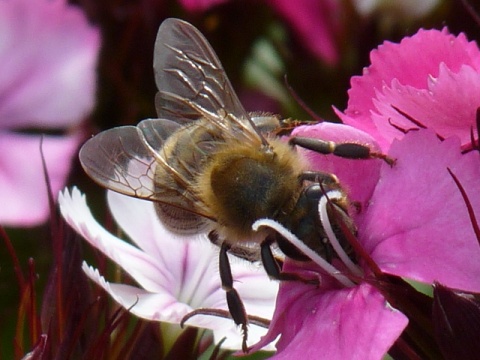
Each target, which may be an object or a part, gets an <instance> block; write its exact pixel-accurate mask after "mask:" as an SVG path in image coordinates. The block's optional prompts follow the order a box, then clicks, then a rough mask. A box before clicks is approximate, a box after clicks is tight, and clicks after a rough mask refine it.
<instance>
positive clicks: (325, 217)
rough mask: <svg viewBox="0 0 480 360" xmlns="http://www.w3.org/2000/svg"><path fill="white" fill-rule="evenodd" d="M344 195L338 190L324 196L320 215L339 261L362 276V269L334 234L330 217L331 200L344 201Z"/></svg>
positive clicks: (353, 272) (321, 200)
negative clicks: (329, 206)
mask: <svg viewBox="0 0 480 360" xmlns="http://www.w3.org/2000/svg"><path fill="white" fill-rule="evenodd" d="M343 196H344V195H343V194H342V193H341V192H340V191H338V190H332V191H329V192H327V193H326V194H325V196H322V197H321V198H320V201H319V202H318V213H319V214H320V221H321V222H322V225H323V229H324V230H325V234H326V235H327V238H328V241H330V244H331V245H332V247H333V250H335V252H336V253H337V255H338V257H339V259H340V260H341V261H342V262H343V263H344V264H345V266H346V267H347V268H348V269H349V270H350V271H351V272H352V274H355V275H357V276H362V275H363V274H362V271H361V269H360V268H359V267H358V266H357V265H356V264H355V263H354V262H353V261H352V259H350V257H349V256H348V255H347V253H346V252H345V250H344V249H343V247H342V246H341V245H340V242H339V241H338V239H337V236H336V235H335V233H334V232H333V228H332V224H331V222H330V218H329V217H328V212H327V204H328V201H329V200H332V199H338V200H340V199H342V198H343Z"/></svg>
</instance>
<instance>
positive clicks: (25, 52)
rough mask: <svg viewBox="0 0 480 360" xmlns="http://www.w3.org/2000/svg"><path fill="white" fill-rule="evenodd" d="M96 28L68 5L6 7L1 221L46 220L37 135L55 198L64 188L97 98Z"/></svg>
mask: <svg viewBox="0 0 480 360" xmlns="http://www.w3.org/2000/svg"><path fill="white" fill-rule="evenodd" d="M99 45H100V36H99V31H98V29H96V28H94V27H92V26H91V25H89V24H88V22H87V19H86V18H85V15H84V14H83V13H82V11H81V10H80V9H79V8H78V7H75V6H72V5H68V4H67V3H66V1H64V0H3V1H0V63H1V64H2V66H1V69H0V98H1V101H0V149H1V152H0V154H1V155H0V181H1V182H0V197H1V198H2V200H3V201H4V204H5V206H3V207H2V209H1V210H0V223H1V224H3V225H8V226H31V225H36V224H38V223H40V222H42V221H45V219H46V218H47V216H48V211H49V210H48V201H47V187H46V183H45V180H44V174H43V171H42V164H41V156H40V141H41V137H40V136H39V135H34V134H29V131H30V130H32V129H34V130H36V132H37V133H38V132H47V133H48V132H51V131H54V132H58V131H62V132H64V133H65V135H63V136H54V135H45V136H44V137H43V146H42V149H43V154H44V157H45V161H46V165H47V170H48V173H49V176H50V181H51V186H52V190H53V192H54V195H55V194H56V193H57V192H58V191H59V190H60V189H61V188H62V187H63V186H64V184H65V180H66V177H67V175H68V172H69V170H70V163H71V160H72V158H73V157H74V156H75V155H76V149H77V146H78V144H79V143H80V141H81V139H82V136H81V134H80V133H79V130H78V129H77V130H75V128H76V127H78V125H79V123H80V122H81V121H82V120H83V119H85V117H86V116H87V115H88V114H89V112H90V111H91V110H92V108H93V105H94V100H95V79H96V74H95V71H96V62H97V56H98V51H99Z"/></svg>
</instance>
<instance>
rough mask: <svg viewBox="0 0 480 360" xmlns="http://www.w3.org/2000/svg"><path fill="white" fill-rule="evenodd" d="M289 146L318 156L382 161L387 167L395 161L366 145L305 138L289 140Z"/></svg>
mask: <svg viewBox="0 0 480 360" xmlns="http://www.w3.org/2000/svg"><path fill="white" fill-rule="evenodd" d="M289 144H291V145H296V146H300V147H303V148H305V149H308V150H313V151H315V152H318V153H320V154H325V155H327V154H333V155H337V156H340V157H344V158H347V159H382V160H384V161H385V162H386V163H387V164H389V165H393V164H394V163H395V160H394V159H392V158H390V157H388V156H387V155H385V154H382V153H379V152H374V151H372V150H371V149H370V148H369V147H368V146H367V145H362V144H357V143H353V142H352V143H351V142H345V143H338V144H337V143H335V142H333V141H325V140H320V139H312V138H306V137H293V138H291V139H290V140H289Z"/></svg>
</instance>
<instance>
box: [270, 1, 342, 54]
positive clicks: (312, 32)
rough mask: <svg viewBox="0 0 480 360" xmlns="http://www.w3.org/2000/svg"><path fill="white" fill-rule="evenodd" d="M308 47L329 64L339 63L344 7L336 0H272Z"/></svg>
mask: <svg viewBox="0 0 480 360" xmlns="http://www.w3.org/2000/svg"><path fill="white" fill-rule="evenodd" d="M270 4H271V6H272V8H274V9H276V10H277V11H278V12H279V13H280V15H281V16H283V17H284V18H285V19H286V20H287V21H288V22H289V23H290V24H291V26H292V28H293V30H294V31H296V32H297V35H298V36H299V37H300V40H301V41H302V42H303V43H304V45H305V46H306V47H307V48H310V50H311V51H312V52H313V53H314V54H315V55H317V56H318V57H319V58H321V59H323V60H324V61H325V62H327V63H329V64H335V63H337V62H338V56H339V55H338V46H337V38H339V37H340V30H341V20H342V11H341V10H342V9H341V6H340V2H339V1H336V0H320V1H319V0H301V1H289V0H270Z"/></svg>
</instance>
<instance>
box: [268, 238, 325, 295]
mask: <svg viewBox="0 0 480 360" xmlns="http://www.w3.org/2000/svg"><path fill="white" fill-rule="evenodd" d="M271 244H272V240H271V239H270V238H268V237H267V239H266V240H265V241H263V242H262V243H261V244H260V252H261V255H262V264H263V267H264V268H265V271H266V272H267V275H268V276H269V277H270V278H272V279H276V280H280V281H301V282H303V283H306V284H313V285H318V284H319V282H318V279H306V278H303V277H301V276H299V275H298V274H294V273H287V272H282V270H281V268H280V265H279V263H278V261H277V259H276V258H275V256H274V255H273V253H272V249H271V247H270V245H271Z"/></svg>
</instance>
